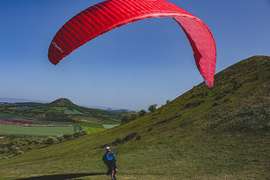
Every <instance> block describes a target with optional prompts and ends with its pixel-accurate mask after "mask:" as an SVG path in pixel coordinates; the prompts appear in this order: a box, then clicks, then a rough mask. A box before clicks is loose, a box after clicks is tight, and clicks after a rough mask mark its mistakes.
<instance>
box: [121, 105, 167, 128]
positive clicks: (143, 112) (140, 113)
mask: <svg viewBox="0 0 270 180" xmlns="http://www.w3.org/2000/svg"><path fill="white" fill-rule="evenodd" d="M169 103H170V100H167V101H166V104H169ZM157 108H158V105H157V104H153V105H150V106H149V107H148V111H146V110H144V109H142V110H140V111H138V112H131V113H127V114H125V115H123V116H122V118H121V122H122V124H125V123H128V122H130V121H133V120H135V119H137V118H138V117H142V116H145V115H146V114H147V113H153V112H155V111H156V110H157Z"/></svg>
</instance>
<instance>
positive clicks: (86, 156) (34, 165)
mask: <svg viewBox="0 0 270 180" xmlns="http://www.w3.org/2000/svg"><path fill="white" fill-rule="evenodd" d="M104 144H112V145H113V147H114V149H115V150H116V152H117V156H118V164H119V169H120V171H119V179H140V180H151V179H152V180H156V179H162V180H163V179H164V180H168V179H172V180H173V179H176V180H178V179H200V180H201V179H202V180H203V179H207V180H208V179H210V180H211V179H213V180H214V179H215V180H216V179H217V180H218V179H232V180H234V179H243V180H248V179H260V180H261V179H262V180H263V179H268V178H269V177H270V171H269V169H270V57H266V56H254V57H251V58H249V59H247V60H244V61H241V62H240V63H237V64H236V65H233V66H231V67H229V68H227V69H225V70H224V71H222V72H220V73H218V74H217V75H216V85H215V87H214V88H213V89H210V90H209V89H207V88H206V87H205V85H204V84H200V85H198V86H196V87H194V88H193V89H192V90H190V91H188V92H186V93H185V94H183V95H181V96H180V97H178V98H176V99H175V100H174V101H172V102H170V103H169V104H167V105H165V106H163V107H161V108H159V109H158V110H156V111H155V112H153V113H147V114H146V115H145V116H143V117H140V118H138V119H136V120H134V121H132V122H130V123H127V124H125V125H122V126H119V127H116V128H114V129H111V130H108V131H103V132H100V133H97V134H93V135H88V136H85V137H82V138H80V139H78V140H74V141H69V142H66V143H62V144H58V145H54V146H51V147H49V148H44V149H39V150H34V151H30V152H27V153H25V154H23V155H20V156H17V157H15V158H12V159H7V160H1V161H0V167H1V168H0V174H1V175H0V176H2V177H3V178H11V179H12V178H18V177H31V176H43V178H46V177H47V176H46V175H51V174H59V175H58V176H50V178H53V177H81V178H84V179H100V180H101V179H106V178H105V176H94V175H95V174H99V173H102V172H104V166H103V164H102V162H101V155H102V153H103V149H102V147H103V145H104ZM72 173H73V175H70V174H72ZM91 174H92V175H91ZM90 175H91V176H90Z"/></svg>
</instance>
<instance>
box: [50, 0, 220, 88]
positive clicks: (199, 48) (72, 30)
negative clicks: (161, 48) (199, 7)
mask: <svg viewBox="0 0 270 180" xmlns="http://www.w3.org/2000/svg"><path fill="white" fill-rule="evenodd" d="M155 17H171V18H173V19H174V20H175V21H176V22H177V23H178V24H179V25H180V27H182V29H183V31H184V33H185V34H186V36H187V38H188V40H189V42H190V44H191V46H192V49H193V52H194V58H195V61H196V65H197V67H198V70H199V71H200V73H201V75H202V77H203V78H204V79H205V82H206V84H207V86H208V87H213V85H214V74H215V69H216V45H215V40H214V38H213V36H212V33H211V31H210V30H209V28H208V27H207V25H206V24H205V23H204V22H203V21H202V20H200V19H199V18H197V17H195V16H193V15H192V14H190V13H188V12H187V11H185V10H183V9H181V8H179V7H177V6H176V5H174V4H172V3H170V2H168V1H166V0H107V1H104V2H101V3H99V4H96V5H94V6H91V7H89V8H87V9H86V10H84V11H82V12H80V13H79V14H78V15H76V16H74V17H73V18H72V19H70V20H69V21H68V22H67V23H66V24H64V25H63V27H62V28H61V29H60V30H59V31H58V32H57V34H56V35H55V37H54V38H53V40H52V42H51V45H50V47H49V53H48V57H49V60H50V61H51V62H52V63H53V64H58V63H59V62H60V61H61V60H62V59H63V58H64V57H66V56H67V55H69V54H70V53H71V52H73V51H74V50H75V49H77V48H79V47H80V46H81V45H83V44H85V43H87V42H88V41H90V40H92V39H94V38H96V37H97V36H99V35H101V34H103V33H105V32H107V31H110V30H112V29H114V28H117V27H119V26H122V25H125V24H128V23H131V22H134V21H138V20H142V19H146V18H155Z"/></svg>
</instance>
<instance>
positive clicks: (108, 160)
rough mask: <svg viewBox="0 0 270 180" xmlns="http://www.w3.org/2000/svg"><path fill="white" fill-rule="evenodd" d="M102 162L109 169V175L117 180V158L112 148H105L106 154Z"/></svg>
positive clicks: (113, 179)
mask: <svg viewBox="0 0 270 180" xmlns="http://www.w3.org/2000/svg"><path fill="white" fill-rule="evenodd" d="M102 160H103V162H104V164H105V165H106V166H107V168H108V171H107V175H110V176H111V178H112V180H116V170H117V169H116V157H115V155H114V153H113V152H112V150H111V147H110V146H105V153H104V155H103V158H102Z"/></svg>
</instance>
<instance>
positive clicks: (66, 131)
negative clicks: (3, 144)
mask: <svg viewBox="0 0 270 180" xmlns="http://www.w3.org/2000/svg"><path fill="white" fill-rule="evenodd" d="M71 134H74V128H73V126H72V125H69V126H44V125H34V126H32V125H31V126H21V125H6V124H1V126H0V135H2V136H9V135H13V136H16V135H24V136H62V135H71Z"/></svg>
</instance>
